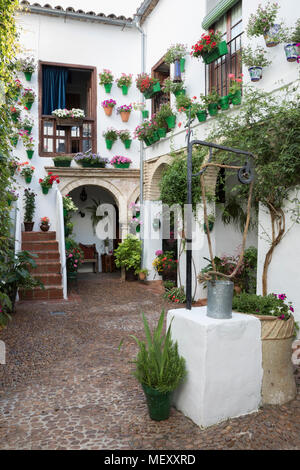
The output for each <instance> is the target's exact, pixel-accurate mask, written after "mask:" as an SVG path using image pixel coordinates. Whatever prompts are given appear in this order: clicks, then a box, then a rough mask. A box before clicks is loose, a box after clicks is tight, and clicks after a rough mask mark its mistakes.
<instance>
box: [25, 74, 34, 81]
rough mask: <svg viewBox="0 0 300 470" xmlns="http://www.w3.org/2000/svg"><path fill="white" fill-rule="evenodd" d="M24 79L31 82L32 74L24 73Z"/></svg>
mask: <svg viewBox="0 0 300 470" xmlns="http://www.w3.org/2000/svg"><path fill="white" fill-rule="evenodd" d="M24 75H25V78H26V80H27V81H28V82H30V81H31V77H32V72H24Z"/></svg>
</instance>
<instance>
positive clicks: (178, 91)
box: [174, 88, 186, 98]
mask: <svg viewBox="0 0 300 470" xmlns="http://www.w3.org/2000/svg"><path fill="white" fill-rule="evenodd" d="M185 93H186V90H185V89H184V88H182V90H177V91H175V92H174V95H175V96H176V98H177V96H181V95H183V96H185Z"/></svg>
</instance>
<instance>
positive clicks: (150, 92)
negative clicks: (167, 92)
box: [143, 82, 161, 100]
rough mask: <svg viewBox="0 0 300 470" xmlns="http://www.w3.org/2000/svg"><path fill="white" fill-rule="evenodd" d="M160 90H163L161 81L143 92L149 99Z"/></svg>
mask: <svg viewBox="0 0 300 470" xmlns="http://www.w3.org/2000/svg"><path fill="white" fill-rule="evenodd" d="M160 90H161V88H160V83H159V82H158V83H155V85H153V87H152V88H151V90H149V91H145V92H144V93H143V94H144V97H145V98H146V99H147V100H148V99H150V98H152V97H153V96H154V95H155V94H156V93H159V92H160Z"/></svg>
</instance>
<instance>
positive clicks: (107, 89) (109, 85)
mask: <svg viewBox="0 0 300 470" xmlns="http://www.w3.org/2000/svg"><path fill="white" fill-rule="evenodd" d="M111 88H112V83H105V84H104V89H105V92H106V93H110V92H111Z"/></svg>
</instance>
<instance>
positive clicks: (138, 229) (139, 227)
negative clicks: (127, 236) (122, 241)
mask: <svg viewBox="0 0 300 470" xmlns="http://www.w3.org/2000/svg"><path fill="white" fill-rule="evenodd" d="M135 231H136V233H140V231H141V226H140V224H138V225H137V226H136V229H135Z"/></svg>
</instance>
